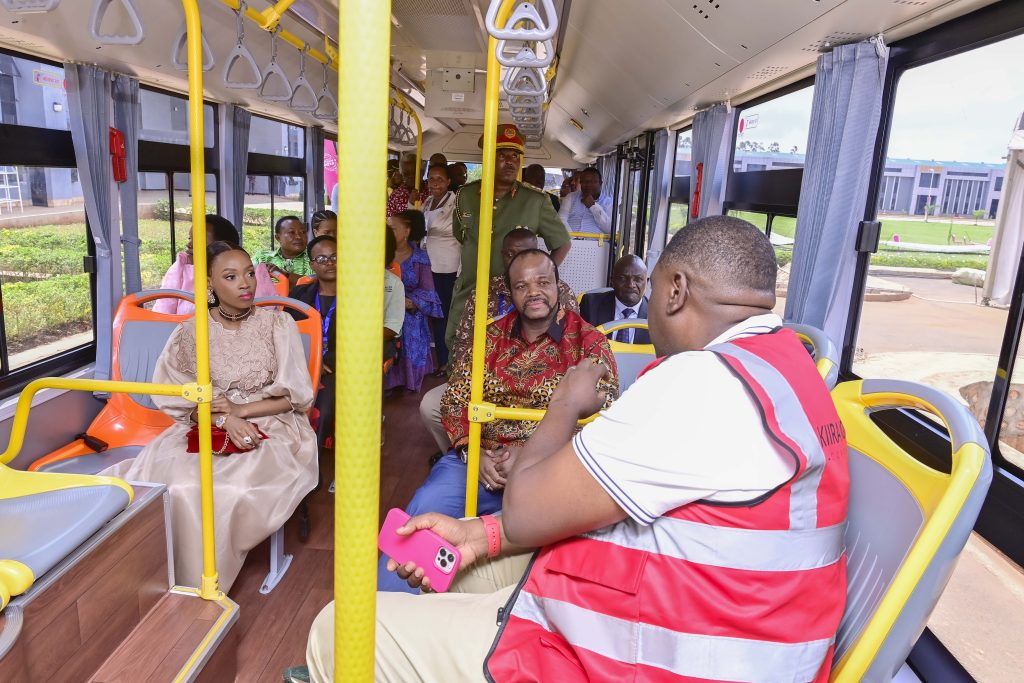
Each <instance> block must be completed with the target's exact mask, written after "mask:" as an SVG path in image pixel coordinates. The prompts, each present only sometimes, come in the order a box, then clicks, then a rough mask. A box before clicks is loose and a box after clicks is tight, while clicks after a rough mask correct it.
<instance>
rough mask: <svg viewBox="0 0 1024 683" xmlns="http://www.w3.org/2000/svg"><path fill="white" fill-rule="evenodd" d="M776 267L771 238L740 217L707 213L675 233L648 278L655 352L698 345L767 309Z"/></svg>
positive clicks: (771, 300)
mask: <svg viewBox="0 0 1024 683" xmlns="http://www.w3.org/2000/svg"><path fill="white" fill-rule="evenodd" d="M778 270H779V269H778V265H777V263H776V261H775V250H774V249H773V248H772V245H771V242H770V241H769V240H768V238H767V237H766V236H765V234H764V233H763V232H761V231H760V230H758V229H757V228H756V227H754V226H753V225H751V224H750V223H748V222H746V221H744V220H740V219H739V218H735V217H732V216H709V217H707V218H702V219H700V220H698V221H695V222H693V223H690V224H689V225H688V226H686V227H685V228H683V229H682V230H680V231H679V232H677V233H676V234H675V236H673V237H672V240H671V241H670V242H669V243H668V245H666V247H665V251H664V252H663V253H662V255H661V258H660V259H659V261H658V265H657V266H655V268H654V272H653V274H652V277H651V286H652V287H651V299H650V303H649V305H648V321H649V323H648V324H649V329H650V334H651V341H652V342H654V346H655V349H656V350H657V352H658V355H669V354H673V353H680V352H685V351H693V350H697V349H702V348H704V347H705V346H706V345H707V344H709V343H710V342H711V341H712V340H714V339H715V338H716V337H717V336H719V335H720V334H722V333H723V332H725V331H726V330H728V329H729V328H730V327H732V326H733V325H735V324H737V323H739V322H742V321H743V320H746V319H747V318H750V317H752V316H755V315H763V314H767V313H771V312H772V308H773V307H774V306H775V280H776V277H777V276H778Z"/></svg>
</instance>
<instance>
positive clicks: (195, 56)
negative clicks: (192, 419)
mask: <svg viewBox="0 0 1024 683" xmlns="http://www.w3.org/2000/svg"><path fill="white" fill-rule="evenodd" d="M182 5H183V6H184V7H185V30H186V31H187V33H188V118H189V127H188V137H189V140H188V144H189V157H190V161H191V174H192V178H191V180H192V183H191V185H192V244H193V245H194V248H193V249H192V264H193V270H194V271H195V292H196V296H195V297H194V298H195V305H196V313H195V315H196V318H195V321H196V383H197V384H198V385H199V386H201V387H205V391H206V395H205V396H204V395H199V396H197V397H196V399H197V401H198V403H199V405H198V407H199V410H198V411H197V413H198V422H199V493H200V502H201V505H202V508H201V514H202V530H203V533H202V535H203V578H202V585H201V586H199V594H200V595H201V596H202V597H203V598H204V599H205V600H217V599H218V598H219V597H220V589H219V588H218V586H217V552H216V545H215V543H216V539H215V538H214V531H213V514H214V511H213V449H212V448H211V446H210V401H211V400H213V396H212V395H210V394H212V388H211V385H210V318H209V313H208V309H207V304H206V296H204V294H205V293H206V289H207V281H206V169H205V166H204V161H203V153H204V151H205V148H204V145H203V41H202V35H203V34H202V25H201V23H200V20H199V5H198V2H197V0H182Z"/></svg>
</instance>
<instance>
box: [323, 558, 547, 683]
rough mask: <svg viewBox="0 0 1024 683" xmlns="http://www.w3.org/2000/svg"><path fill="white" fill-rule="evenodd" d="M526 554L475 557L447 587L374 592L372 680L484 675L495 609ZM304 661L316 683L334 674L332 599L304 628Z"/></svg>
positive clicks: (443, 680)
mask: <svg viewBox="0 0 1024 683" xmlns="http://www.w3.org/2000/svg"><path fill="white" fill-rule="evenodd" d="M529 562H530V555H515V556H512V557H502V558H499V559H497V560H494V561H493V562H480V563H477V565H475V566H474V567H471V568H470V569H468V570H466V571H465V572H464V573H463V574H462V576H460V577H459V578H458V579H456V581H455V582H454V583H453V584H452V587H451V589H450V591H449V592H448V593H429V594H425V595H411V594H409V593H377V632H376V647H375V660H376V664H375V676H374V678H375V680H376V681H380V682H387V683H416V682H420V683H435V682H436V683H452V682H455V681H482V680H484V673H483V671H484V658H485V657H486V656H487V653H488V652H489V651H490V648H491V644H492V643H493V642H494V637H495V636H496V635H497V633H498V623H497V618H498V608H499V607H503V606H504V605H505V603H506V602H508V599H509V597H511V595H512V591H513V590H514V589H515V586H516V584H518V583H519V580H520V579H521V578H522V576H523V573H524V572H525V571H526V567H527V565H528V564H529ZM306 664H307V666H308V667H309V673H310V679H311V680H312V681H313V683H328V682H329V681H333V680H334V603H333V602H331V603H330V604H328V605H327V606H326V607H324V608H323V610H322V611H321V612H320V614H319V615H317V618H316V619H315V620H314V621H313V627H312V629H311V630H310V632H309V643H308V644H307V646H306Z"/></svg>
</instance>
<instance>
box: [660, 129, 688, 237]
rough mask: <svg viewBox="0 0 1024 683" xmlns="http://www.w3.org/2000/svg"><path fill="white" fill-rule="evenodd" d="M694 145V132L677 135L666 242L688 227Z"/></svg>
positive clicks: (682, 131) (681, 132) (684, 131)
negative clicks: (691, 159)
mask: <svg viewBox="0 0 1024 683" xmlns="http://www.w3.org/2000/svg"><path fill="white" fill-rule="evenodd" d="M692 145H693V131H692V130H690V129H687V130H681V131H679V132H678V133H676V160H675V166H674V167H673V171H672V190H671V196H670V203H669V207H668V230H667V231H666V232H667V236H666V241H668V240H670V239H672V235H674V234H676V232H678V231H679V229H680V228H682V227H683V226H685V225H686V223H687V221H688V219H689V215H688V214H689V210H690V194H689V193H690V183H689V179H690V167H691V164H690V149H691V147H692Z"/></svg>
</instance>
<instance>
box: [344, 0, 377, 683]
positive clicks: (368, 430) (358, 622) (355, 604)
mask: <svg viewBox="0 0 1024 683" xmlns="http://www.w3.org/2000/svg"><path fill="white" fill-rule="evenodd" d="M338 5H339V9H338V18H339V23H340V30H339V36H340V40H339V47H340V49H341V59H340V60H339V63H340V68H339V70H338V81H339V87H338V141H339V142H340V144H339V145H338V172H339V174H340V176H341V177H342V178H344V179H345V182H343V183H342V184H341V189H340V192H341V194H342V197H341V201H340V202H339V204H340V209H339V210H338V214H339V215H338V228H339V229H338V235H339V242H340V243H339V245H338V291H339V292H346V293H347V294H346V296H343V297H340V298H339V300H338V308H337V312H336V315H337V330H336V334H337V337H336V338H337V344H336V353H337V357H336V360H335V368H336V382H337V393H336V402H337V406H338V410H337V417H336V423H335V430H336V431H335V436H334V443H335V444H336V445H335V449H334V452H335V462H336V464H335V472H336V474H337V479H336V482H335V496H334V514H335V518H334V547H335V548H336V549H337V551H336V552H335V553H334V680H335V681H339V682H340V681H357V682H361V681H372V680H373V638H374V627H375V624H376V620H375V618H374V615H375V614H376V600H377V593H376V590H377V529H378V527H377V509H378V505H379V498H380V413H381V384H382V380H381V367H382V363H383V345H382V344H381V342H380V339H381V336H380V335H381V330H382V329H383V328H384V230H385V227H384V223H383V218H384V209H385V202H386V197H387V191H386V182H385V171H386V169H387V142H388V130H387V128H388V75H389V73H390V50H389V46H390V44H391V13H390V6H391V3H390V2H381V0H344V1H343V2H340V3H338ZM355 292H358V293H359V294H358V296H356V295H354V293H355ZM374 339H376V340H377V341H376V342H373V341H372V340H374Z"/></svg>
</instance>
